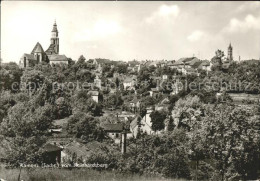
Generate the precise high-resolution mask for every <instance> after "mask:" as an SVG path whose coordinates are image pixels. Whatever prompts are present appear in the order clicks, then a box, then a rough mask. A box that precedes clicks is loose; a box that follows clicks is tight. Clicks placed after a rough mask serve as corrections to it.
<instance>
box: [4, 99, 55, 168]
mask: <svg viewBox="0 0 260 181" xmlns="http://www.w3.org/2000/svg"><path fill="white" fill-rule="evenodd" d="M33 101H34V100H30V101H29V102H20V103H17V104H16V105H14V106H13V107H12V108H11V109H10V110H9V111H8V116H7V117H6V119H4V120H3V121H2V123H1V125H0V133H1V135H3V136H4V137H5V140H7V142H8V143H9V145H10V150H7V153H8V154H7V155H6V158H5V160H6V161H7V163H9V164H10V165H11V166H18V165H19V164H21V163H23V164H40V163H41V161H42V157H41V155H42V150H41V147H42V146H43V145H44V144H45V142H46V135H47V133H48V129H49V128H50V126H51V124H52V119H53V106H51V105H49V104H46V105H44V106H37V107H36V106H35V105H34V103H33Z"/></svg>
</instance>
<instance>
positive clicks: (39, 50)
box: [31, 42, 44, 54]
mask: <svg viewBox="0 0 260 181" xmlns="http://www.w3.org/2000/svg"><path fill="white" fill-rule="evenodd" d="M34 53H44V50H43V48H42V46H41V44H40V43H39V42H37V43H36V45H35V46H34V48H33V50H32V53H31V54H34Z"/></svg>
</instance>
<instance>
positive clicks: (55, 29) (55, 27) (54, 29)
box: [52, 19, 58, 32]
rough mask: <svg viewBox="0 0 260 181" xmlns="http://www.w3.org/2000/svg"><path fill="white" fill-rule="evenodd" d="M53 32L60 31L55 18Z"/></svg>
mask: <svg viewBox="0 0 260 181" xmlns="http://www.w3.org/2000/svg"><path fill="white" fill-rule="evenodd" d="M52 32H58V29H57V24H56V19H55V21H54V24H53V28H52Z"/></svg>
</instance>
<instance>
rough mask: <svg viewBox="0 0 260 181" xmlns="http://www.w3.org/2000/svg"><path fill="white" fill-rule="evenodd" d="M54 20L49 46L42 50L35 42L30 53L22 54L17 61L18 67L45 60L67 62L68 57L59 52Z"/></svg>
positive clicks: (58, 62)
mask: <svg viewBox="0 0 260 181" xmlns="http://www.w3.org/2000/svg"><path fill="white" fill-rule="evenodd" d="M58 33H59V32H58V29H57V24H56V21H55V22H54V24H53V28H52V31H51V44H50V46H49V48H48V49H47V50H46V51H44V50H43V48H42V46H41V44H40V43H39V42H37V43H36V45H35V46H34V48H33V50H32V52H31V53H30V54H27V53H25V54H23V56H22V57H21V59H20V61H19V66H20V68H27V67H33V66H34V65H36V64H38V63H41V62H46V63H49V64H51V65H53V64H68V58H67V57H66V56H65V55H60V54H59V35H58Z"/></svg>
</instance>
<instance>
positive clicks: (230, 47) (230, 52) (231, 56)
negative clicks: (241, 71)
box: [227, 43, 233, 61]
mask: <svg viewBox="0 0 260 181" xmlns="http://www.w3.org/2000/svg"><path fill="white" fill-rule="evenodd" d="M227 60H229V61H233V47H232V46H231V43H230V44H229V46H228V54H227Z"/></svg>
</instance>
